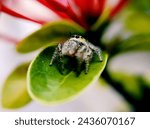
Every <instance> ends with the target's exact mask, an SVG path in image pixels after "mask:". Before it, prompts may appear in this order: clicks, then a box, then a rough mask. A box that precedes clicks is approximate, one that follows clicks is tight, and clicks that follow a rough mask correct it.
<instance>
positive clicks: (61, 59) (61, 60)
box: [59, 52, 65, 71]
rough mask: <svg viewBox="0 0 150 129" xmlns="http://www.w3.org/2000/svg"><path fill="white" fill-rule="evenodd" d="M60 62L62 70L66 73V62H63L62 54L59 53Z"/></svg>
mask: <svg viewBox="0 0 150 129" xmlns="http://www.w3.org/2000/svg"><path fill="white" fill-rule="evenodd" d="M59 61H60V63H61V70H62V71H64V69H65V67H64V61H63V55H62V52H60V53H59Z"/></svg>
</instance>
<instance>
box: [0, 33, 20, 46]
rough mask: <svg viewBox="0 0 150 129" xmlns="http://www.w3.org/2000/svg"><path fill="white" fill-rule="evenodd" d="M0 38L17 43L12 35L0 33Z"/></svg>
mask: <svg viewBox="0 0 150 129" xmlns="http://www.w3.org/2000/svg"><path fill="white" fill-rule="evenodd" d="M0 39H2V40H5V41H8V42H10V43H13V44H17V43H18V40H17V39H14V38H12V37H10V36H8V35H4V34H0Z"/></svg>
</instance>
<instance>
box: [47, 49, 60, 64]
mask: <svg viewBox="0 0 150 129" xmlns="http://www.w3.org/2000/svg"><path fill="white" fill-rule="evenodd" d="M57 55H58V47H57V48H56V49H55V51H54V54H53V56H52V59H51V61H50V64H49V65H52V64H53V62H54V60H55V59H56V57H57Z"/></svg>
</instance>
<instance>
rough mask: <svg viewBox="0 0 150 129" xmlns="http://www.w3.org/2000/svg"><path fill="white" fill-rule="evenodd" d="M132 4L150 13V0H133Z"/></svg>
mask: <svg viewBox="0 0 150 129" xmlns="http://www.w3.org/2000/svg"><path fill="white" fill-rule="evenodd" d="M132 5H133V6H134V7H136V8H137V9H138V10H140V11H142V12H145V13H147V14H149V15H150V0H132Z"/></svg>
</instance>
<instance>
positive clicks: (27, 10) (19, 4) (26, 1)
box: [2, 0, 58, 24]
mask: <svg viewBox="0 0 150 129" xmlns="http://www.w3.org/2000/svg"><path fill="white" fill-rule="evenodd" d="M2 4H3V8H2V10H3V11H5V12H6V13H8V14H10V15H13V16H17V17H20V18H24V19H28V20H32V21H36V22H38V23H41V24H43V23H47V22H49V21H52V20H55V19H57V18H58V17H57V16H56V15H55V14H54V13H52V11H50V10H49V9H48V8H46V7H45V6H43V5H41V4H39V3H38V2H37V1H35V0H13V1H12V0H3V1H2Z"/></svg>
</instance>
